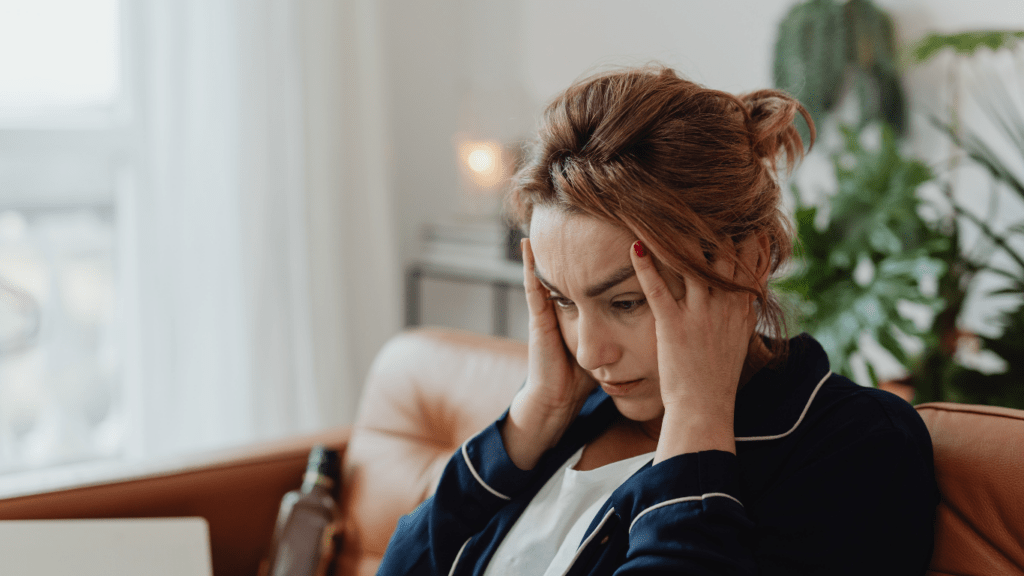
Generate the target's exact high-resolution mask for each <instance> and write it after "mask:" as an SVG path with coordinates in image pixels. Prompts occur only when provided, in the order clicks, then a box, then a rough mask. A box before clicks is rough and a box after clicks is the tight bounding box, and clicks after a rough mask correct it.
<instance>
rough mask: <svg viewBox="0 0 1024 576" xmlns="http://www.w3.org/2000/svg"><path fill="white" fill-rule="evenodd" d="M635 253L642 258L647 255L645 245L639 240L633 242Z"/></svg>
mask: <svg viewBox="0 0 1024 576" xmlns="http://www.w3.org/2000/svg"><path fill="white" fill-rule="evenodd" d="M633 251H634V252H636V255H637V256H639V257H640V258H643V257H644V256H646V255H647V252H646V251H645V250H644V245H643V244H641V243H640V241H639V240H637V241H636V242H633Z"/></svg>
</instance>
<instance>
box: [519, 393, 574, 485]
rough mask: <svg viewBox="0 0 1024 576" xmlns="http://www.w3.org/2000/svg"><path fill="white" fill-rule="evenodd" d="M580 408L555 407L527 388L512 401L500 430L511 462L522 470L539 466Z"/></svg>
mask: <svg viewBox="0 0 1024 576" xmlns="http://www.w3.org/2000/svg"><path fill="white" fill-rule="evenodd" d="M579 408H580V407H579V406H552V405H551V404H548V403H545V402H542V401H540V400H538V399H537V398H536V397H535V396H533V395H531V394H530V391H529V389H528V387H524V389H523V390H521V391H520V392H519V393H518V394H516V397H515V398H514V399H513V400H512V406H511V407H510V408H509V413H508V417H507V418H506V419H505V422H504V423H503V425H502V427H501V439H502V441H503V442H504V444H505V451H506V452H508V455H509V458H511V459H512V462H513V463H514V464H515V465H516V466H517V467H518V468H520V469H521V470H530V469H532V468H533V467H534V466H536V465H537V462H538V461H539V460H540V457H541V456H542V455H543V454H544V452H546V451H547V450H549V449H550V448H553V447H554V446H555V445H556V444H558V441H559V440H561V438H562V434H564V433H565V431H566V430H567V429H568V428H569V425H570V424H572V421H573V420H574V419H575V417H576V414H577V412H579Z"/></svg>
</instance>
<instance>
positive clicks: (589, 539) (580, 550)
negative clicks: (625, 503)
mask: <svg viewBox="0 0 1024 576" xmlns="http://www.w3.org/2000/svg"><path fill="white" fill-rule="evenodd" d="M614 513H615V508H609V509H608V512H606V513H605V515H604V518H601V521H600V522H598V523H597V527H596V528H594V531H593V532H591V533H590V536H587V539H586V540H584V541H583V543H582V544H580V547H579V548H577V549H576V553H575V554H573V556H572V560H570V561H569V566H568V567H567V568H566V569H565V572H562V576H565V575H566V574H568V573H569V571H570V570H572V565H573V564H575V563H576V561H577V560H579V559H580V554H582V553H583V550H584V549H585V548H586V547H587V545H588V544H590V543H591V542H592V541H593V540H594V537H595V536H597V533H598V532H600V531H601V527H602V526H604V523H605V522H607V521H608V519H609V518H611V516H612V514H614Z"/></svg>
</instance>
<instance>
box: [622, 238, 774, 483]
mask: <svg viewBox="0 0 1024 576" xmlns="http://www.w3.org/2000/svg"><path fill="white" fill-rule="evenodd" d="M638 247H639V248H638ZM630 258H631V259H632V262H633V267H634V269H635V270H636V274H637V279H638V280H639V281H640V286H641V287H642V289H643V291H644V295H645V296H646V298H647V302H648V305H649V306H650V307H651V312H652V313H653V314H654V325H655V333H656V337H657V347H658V378H659V381H660V386H661V398H662V402H663V403H664V405H665V415H664V418H663V420H662V426H661V435H660V437H659V439H658V448H657V451H656V453H655V459H654V462H655V463H658V462H661V461H662V460H666V459H668V458H671V457H672V456H676V455H678V454H684V453H688V452H699V451H701V450H724V451H727V452H733V453H735V452H736V442H735V435H734V432H733V417H734V411H735V404H736V392H737V389H738V387H739V383H740V375H741V373H742V371H743V366H744V363H745V361H746V358H747V351H748V347H749V344H750V341H751V338H752V335H753V333H754V328H755V326H756V324H757V312H756V309H755V307H754V299H755V297H754V296H753V295H751V294H749V293H747V292H726V291H724V290H719V289H714V290H712V289H711V288H710V287H709V286H708V285H707V284H705V283H703V282H700V281H698V280H696V279H693V278H683V280H682V285H681V286H676V294H675V295H674V294H673V293H672V290H671V289H670V287H669V286H668V285H667V284H666V282H665V280H664V279H663V278H662V277H661V274H659V273H658V270H657V269H656V268H655V266H654V261H653V259H652V258H651V256H650V254H649V253H646V252H645V249H644V248H643V247H642V246H641V244H640V242H636V243H634V245H633V247H632V248H631V250H630ZM714 268H715V270H716V271H717V272H718V273H719V274H721V275H722V276H724V277H726V278H734V272H735V270H734V269H733V265H732V264H731V263H729V262H727V261H725V259H724V258H719V259H718V261H717V262H716V263H715V265H714Z"/></svg>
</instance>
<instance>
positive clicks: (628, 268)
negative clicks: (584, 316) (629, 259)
mask: <svg viewBox="0 0 1024 576" xmlns="http://www.w3.org/2000/svg"><path fill="white" fill-rule="evenodd" d="M633 276H636V270H635V269H633V264H632V263H629V264H627V265H625V266H623V267H622V268H619V269H618V270H616V271H615V272H614V273H613V274H612V275H611V276H609V277H608V279H607V280H605V281H604V282H601V283H599V284H597V285H596V286H591V287H590V288H587V290H586V292H584V294H586V295H587V298H594V297H595V296H600V295H601V294H604V293H605V292H607V291H608V290H611V289H612V288H614V287H615V286H618V285H619V284H622V283H623V282H625V281H626V280H629V279H630V278H632V277H633Z"/></svg>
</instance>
